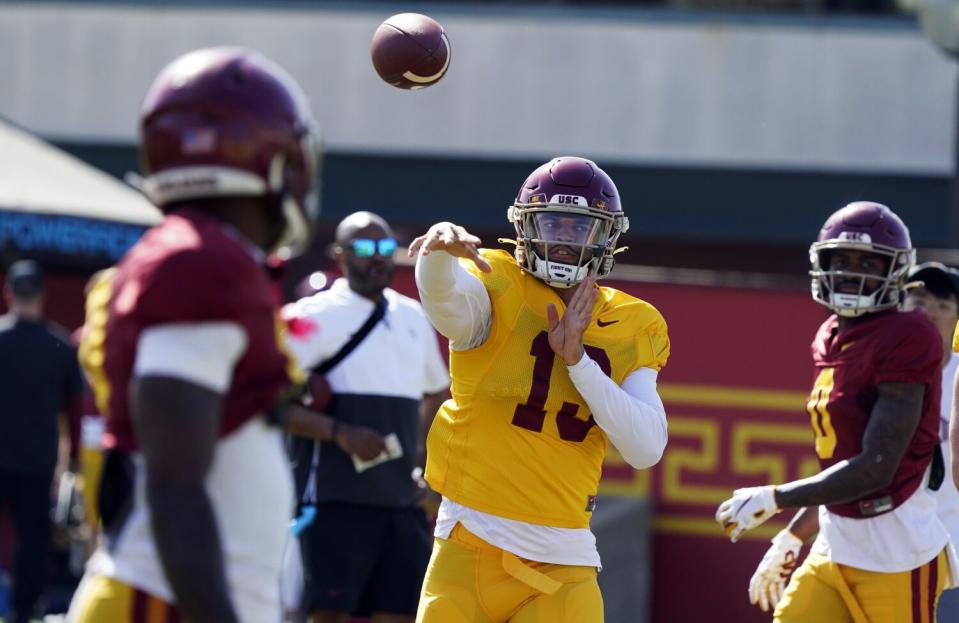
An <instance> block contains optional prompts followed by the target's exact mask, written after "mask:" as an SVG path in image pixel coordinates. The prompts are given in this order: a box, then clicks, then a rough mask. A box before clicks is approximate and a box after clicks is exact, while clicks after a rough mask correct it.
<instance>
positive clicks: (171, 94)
mask: <svg viewBox="0 0 959 623" xmlns="http://www.w3.org/2000/svg"><path fill="white" fill-rule="evenodd" d="M140 146H141V160H142V164H143V169H144V173H145V175H146V178H145V179H144V181H143V190H144V192H145V193H146V194H147V196H148V197H149V198H150V200H151V201H153V203H155V204H156V205H157V206H159V207H160V208H161V209H165V208H166V206H169V205H171V204H175V203H178V202H182V201H191V200H198V199H213V198H223V197H262V198H264V199H265V200H266V205H267V206H268V209H270V210H273V211H275V212H276V216H277V218H280V219H282V220H283V223H284V224H285V226H284V231H283V232H282V234H281V235H280V236H279V241H278V243H277V245H276V247H277V250H279V252H280V254H281V255H284V256H287V257H288V256H291V255H293V254H295V253H296V252H298V251H300V250H302V248H303V247H305V246H306V243H307V242H308V240H309V234H310V230H311V225H312V221H314V220H315V219H316V218H317V216H318V215H319V207H318V202H317V197H318V190H317V183H318V174H319V166H320V150H319V141H318V131H317V126H316V123H315V122H314V121H313V119H312V116H311V114H310V111H309V106H308V103H307V100H306V97H305V95H304V94H303V92H302V90H301V89H300V87H299V86H298V85H297V84H296V82H295V81H294V80H293V78H292V77H291V76H290V75H289V74H287V73H286V71H284V70H283V69H282V68H281V67H280V66H279V65H277V64H275V63H273V62H272V61H270V60H269V59H267V58H265V57H263V56H262V55H260V54H258V53H256V52H253V51H251V50H246V49H243V48H229V47H226V48H208V49H202V50H196V51H194V52H190V53H188V54H186V55H184V56H181V57H180V58H178V59H176V60H174V61H173V62H172V63H170V64H169V65H168V66H167V67H166V68H164V69H163V70H162V71H161V72H160V74H159V75H158V76H157V78H156V80H155V81H154V83H153V85H152V86H151V88H150V90H149V92H148V93H147V97H146V100H145V101H144V104H143V109H142V111H141V115H140Z"/></svg>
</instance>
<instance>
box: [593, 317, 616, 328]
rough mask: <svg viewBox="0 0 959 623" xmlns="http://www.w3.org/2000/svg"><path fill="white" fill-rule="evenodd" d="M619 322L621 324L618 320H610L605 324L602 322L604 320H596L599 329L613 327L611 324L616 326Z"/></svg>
mask: <svg viewBox="0 0 959 623" xmlns="http://www.w3.org/2000/svg"><path fill="white" fill-rule="evenodd" d="M617 322H619V321H618V320H610V321H609V322H604V321H602V320H599V319H597V320H596V326H597V327H608V326H609V325H611V324H616V323H617Z"/></svg>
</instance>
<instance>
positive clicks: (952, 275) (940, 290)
mask: <svg viewBox="0 0 959 623" xmlns="http://www.w3.org/2000/svg"><path fill="white" fill-rule="evenodd" d="M907 281H908V282H910V283H911V282H922V284H921V285H922V287H924V288H925V289H926V290H929V292H931V293H932V294H933V295H935V296H937V297H939V298H941V299H944V298H949V297H950V296H955V297H956V299H957V300H959V270H956V269H955V268H951V267H949V266H946V265H945V264H940V263H939V262H925V263H924V264H919V265H917V266H914V267H913V268H912V270H910V271H909V276H908V277H907ZM919 285H920V284H919V283H916V284H915V286H919ZM915 286H914V287H915ZM907 287H908V285H907Z"/></svg>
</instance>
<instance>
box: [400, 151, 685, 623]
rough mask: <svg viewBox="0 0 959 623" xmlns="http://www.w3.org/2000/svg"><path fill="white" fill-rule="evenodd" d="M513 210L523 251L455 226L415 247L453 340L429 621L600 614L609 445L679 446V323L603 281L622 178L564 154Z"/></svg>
mask: <svg viewBox="0 0 959 623" xmlns="http://www.w3.org/2000/svg"><path fill="white" fill-rule="evenodd" d="M509 220H510V222H511V223H513V224H514V225H515V228H516V234H517V237H516V252H515V256H510V255H509V254H507V253H506V252H504V251H495V250H488V249H483V250H479V249H478V248H477V245H479V243H480V240H479V239H478V238H476V237H475V236H472V235H470V234H469V233H468V232H466V231H465V230H464V229H463V228H462V227H459V226H457V225H453V224H451V223H437V224H436V225H434V226H433V227H431V228H430V229H429V231H428V232H427V233H426V234H424V235H422V236H420V237H419V238H417V239H416V240H414V242H413V244H412V245H411V246H410V254H411V255H413V254H416V253H417V252H418V256H417V264H416V282H417V286H418V287H419V291H420V298H421V300H422V302H423V306H424V308H425V310H426V312H427V315H428V316H429V317H430V320H431V321H432V322H433V324H434V326H435V327H436V328H437V330H439V331H440V333H442V334H443V335H445V336H446V337H448V338H449V339H450V373H451V378H452V388H451V389H452V394H453V398H452V399H451V400H449V401H447V402H446V403H445V404H444V405H443V407H442V408H441V409H440V411H439V413H438V414H437V416H436V418H435V420H434V422H433V426H432V427H431V429H430V432H429V437H428V440H427V466H426V479H427V481H428V482H429V483H430V485H431V486H432V487H433V488H434V489H435V490H436V491H438V492H439V493H441V494H442V496H443V501H442V503H441V505H440V510H439V516H438V519H437V523H436V530H435V533H434V535H435V542H434V548H433V555H432V558H431V560H430V565H429V569H428V571H427V575H426V579H425V580H424V583H423V590H422V594H421V597H420V605H419V611H418V613H417V621H418V622H420V623H458V622H472V621H477V622H478V621H483V622H492V621H513V622H515V623H522V622H532V621H550V622H551V623H553V622H555V623H562V622H564V621H569V622H574V621H575V622H576V623H595V622H600V621H602V620H603V602H602V596H601V595H600V591H599V586H598V584H597V582H596V570H597V568H598V567H599V566H600V560H599V555H598V553H597V551H596V541H595V537H594V536H593V534H592V532H590V529H589V520H590V516H591V513H592V511H593V508H594V506H595V499H596V497H595V496H596V489H597V486H598V484H599V478H600V472H601V467H602V462H603V458H604V456H605V455H606V450H607V444H608V443H610V442H612V443H613V444H614V445H615V446H616V448H617V449H618V450H619V451H620V453H621V454H622V455H623V457H624V458H625V459H626V460H627V461H628V462H629V463H630V464H631V465H632V466H634V467H636V468H637V469H642V468H646V467H649V466H651V465H653V464H655V463H656V462H657V461H658V460H659V458H660V457H661V456H662V452H663V449H664V448H665V445H666V415H665V412H664V409H663V405H662V401H661V400H660V398H659V396H658V394H657V392H656V378H657V375H658V373H659V370H660V369H661V368H662V367H663V366H664V365H665V364H666V359H667V357H668V356H669V339H668V337H667V333H666V323H665V322H664V321H663V318H662V316H661V315H660V314H659V312H658V311H656V309H655V308H654V307H653V306H652V305H650V304H649V303H646V302H644V301H641V300H639V299H636V298H634V297H632V296H629V295H627V294H624V293H623V292H619V291H617V290H614V289H612V288H605V287H604V288H601V287H598V286H597V285H596V279H597V277H603V276H606V275H607V274H608V273H609V271H610V270H611V269H612V266H613V254H614V253H615V252H616V250H617V249H616V241H617V239H618V238H619V236H620V234H621V233H623V232H624V231H626V229H627V227H628V221H627V219H626V217H625V215H624V214H623V211H622V208H621V207H620V198H619V194H618V192H617V190H616V186H615V185H614V184H613V181H612V180H611V179H610V178H609V176H608V175H606V173H605V172H604V171H603V170H602V169H600V168H599V167H598V166H596V164H594V163H593V162H591V161H589V160H585V159H583V158H574V157H564V158H556V159H554V160H552V161H550V162H547V163H546V164H544V165H542V166H540V167H539V168H537V169H536V170H535V171H533V173H532V174H531V175H530V176H529V177H528V178H527V180H526V181H525V182H524V183H523V185H522V186H521V188H520V190H519V193H518V195H517V197H516V200H515V202H514V203H513V205H512V206H511V207H510V210H509ZM457 258H462V259H459V260H458V259H457Z"/></svg>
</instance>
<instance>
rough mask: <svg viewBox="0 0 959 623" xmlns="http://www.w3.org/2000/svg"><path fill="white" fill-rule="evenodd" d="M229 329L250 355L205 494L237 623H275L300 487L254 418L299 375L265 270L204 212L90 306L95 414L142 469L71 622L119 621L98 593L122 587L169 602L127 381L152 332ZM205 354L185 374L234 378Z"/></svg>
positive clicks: (271, 435)
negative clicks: (220, 370) (218, 370)
mask: <svg viewBox="0 0 959 623" xmlns="http://www.w3.org/2000/svg"><path fill="white" fill-rule="evenodd" d="M224 325H227V326H229V327H231V329H232V330H233V332H234V334H236V335H239V334H241V333H242V347H241V348H240V349H239V350H237V351H235V354H238V358H237V359H236V363H235V365H233V366H232V367H231V368H230V369H229V371H228V374H229V376H228V377H227V379H225V381H226V382H225V383H224V385H223V386H224V389H223V391H222V414H221V415H222V417H221V429H220V439H219V440H218V441H217V445H216V450H215V454H214V457H213V461H212V464H211V466H210V470H209V472H208V474H207V476H206V479H205V483H204V484H205V488H206V490H207V493H208V495H209V496H210V501H211V504H212V506H213V510H214V514H215V516H216V522H217V527H218V531H219V536H220V541H221V547H222V551H223V560H224V566H225V570H226V575H227V579H228V582H229V588H230V593H231V596H232V598H233V600H234V604H235V605H236V608H237V611H238V613H239V615H240V620H241V621H242V622H243V623H259V622H260V621H270V620H279V617H280V606H279V586H278V582H277V581H276V579H277V578H278V577H279V574H280V569H281V564H282V558H283V556H282V552H283V547H284V543H285V541H286V540H287V538H288V536H287V534H288V527H287V526H288V522H289V517H290V513H291V512H292V505H293V486H292V481H291V476H290V472H289V464H288V461H287V459H286V455H285V452H284V449H283V444H282V438H281V434H280V431H279V430H278V429H276V428H275V427H272V426H269V425H267V423H266V422H265V420H264V418H260V417H256V416H258V415H261V414H263V413H264V412H266V411H267V410H269V409H270V408H271V407H272V406H273V405H274V404H275V402H276V401H277V400H278V399H279V397H280V396H279V395H280V394H281V392H282V391H284V389H285V388H286V387H288V386H289V385H291V384H292V383H293V382H294V381H296V380H298V379H299V375H298V374H297V372H296V369H295V367H294V366H293V364H292V360H291V359H290V358H289V357H287V356H286V355H285V353H284V351H283V350H282V349H283V346H282V342H281V341H280V340H279V332H278V331H279V328H280V324H279V315H278V310H277V309H276V307H275V305H274V298H273V295H272V293H271V288H270V282H269V279H268V278H267V275H266V272H265V270H264V268H263V267H262V266H261V265H260V264H259V263H258V262H257V261H256V259H255V257H254V254H253V253H251V251H250V250H249V249H248V248H245V246H244V243H243V242H242V241H241V240H240V239H239V237H238V234H237V235H234V234H233V232H232V230H229V229H227V228H225V226H224V225H223V224H221V223H220V222H218V221H216V220H214V219H212V218H210V217H209V216H206V215H204V214H202V213H199V212H185V211H184V212H180V213H177V214H174V215H169V216H167V217H166V218H165V219H164V221H163V223H162V224H161V225H159V226H157V227H155V228H153V229H152V230H150V231H149V232H147V233H146V234H145V235H144V237H143V238H142V239H141V240H140V242H138V243H137V244H136V245H135V246H134V247H133V248H132V249H131V250H130V252H129V253H128V254H127V255H126V256H125V257H124V259H123V260H122V262H121V263H120V265H119V266H118V267H117V268H116V269H115V270H112V271H110V272H109V273H107V274H105V275H104V276H103V278H101V279H99V280H98V281H97V282H96V283H95V285H94V286H93V289H92V290H91V292H90V294H89V296H88V300H87V324H86V326H85V330H84V334H83V341H82V344H81V359H82V362H83V364H84V367H85V369H86V371H87V374H88V376H89V378H90V379H91V385H92V386H93V388H94V391H95V393H96V398H97V406H98V408H99V410H100V411H101V413H103V414H104V415H105V416H106V423H107V431H108V433H109V435H108V436H107V437H108V440H110V441H111V442H112V444H111V445H115V446H116V447H117V448H119V449H120V450H124V451H126V452H127V453H128V454H129V456H130V458H131V461H132V464H133V465H134V467H135V469H134V478H133V493H132V503H131V504H130V507H129V512H128V513H127V514H125V515H123V516H122V518H123V524H122V529H116V530H112V531H111V536H110V538H109V539H106V540H105V542H106V543H107V545H108V546H107V547H102V548H101V549H100V550H99V551H98V552H97V553H96V554H95V555H94V556H93V557H92V558H91V559H90V562H89V563H88V565H87V572H86V576H85V580H84V582H83V584H82V586H83V587H84V588H83V589H82V590H80V591H78V593H77V597H76V598H75V599H74V605H73V606H71V612H74V611H78V612H80V613H81V614H80V615H77V616H79V619H78V620H79V621H83V622H84V623H91V622H95V623H101V621H113V620H116V619H115V616H114V614H113V611H112V610H109V608H113V607H114V606H116V607H121V606H122V603H120V602H123V600H124V599H127V597H129V595H127V594H126V593H124V592H122V591H117V590H112V589H111V590H110V591H107V593H102V592H99V589H98V587H100V588H103V587H104V586H108V585H109V586H113V584H111V583H116V582H119V583H121V584H122V585H124V586H125V587H126V589H130V590H132V589H133V588H135V589H138V590H139V591H143V592H145V593H147V594H149V595H151V596H153V597H156V598H158V599H160V600H162V601H165V602H167V603H168V604H172V603H173V600H174V596H173V592H172V589H171V587H170V586H169V583H168V582H167V580H166V576H165V574H164V572H163V569H162V567H161V565H160V561H159V555H158V553H157V551H156V545H155V542H154V540H153V534H152V528H151V520H150V509H149V508H148V505H147V504H146V492H145V487H146V476H145V474H146V469H145V468H146V465H145V462H144V460H143V457H142V455H141V453H140V452H139V450H138V443H137V440H136V438H135V436H134V434H133V428H132V425H131V417H130V409H129V406H128V405H129V400H130V395H129V387H130V381H131V378H132V376H133V372H134V371H133V368H134V362H136V361H137V351H138V345H139V344H140V343H141V340H140V338H141V333H143V332H144V331H146V330H151V331H164V330H171V331H174V332H175V331H177V330H179V331H181V332H183V331H185V332H186V333H181V335H192V336H197V335H204V334H203V333H202V332H203V331H208V330H209V328H210V327H212V326H224ZM190 331H193V333H190ZM154 334H156V333H154ZM147 335H148V334H147ZM167 335H169V334H167ZM205 335H208V334H205ZM176 344H177V343H176V342H174V343H172V344H171V345H169V346H168V347H167V348H168V352H169V353H172V356H171V354H167V359H168V360H170V361H175V360H176V353H177V352H178V351H177V348H178V346H177V345H176ZM208 350H209V351H210V352H209V353H208V355H206V356H208V357H209V364H204V362H203V361H202V358H203V356H205V355H204V354H203V353H202V352H201V351H198V352H196V353H192V354H191V357H190V358H189V362H187V361H186V359H187V358H186V357H184V358H183V361H182V366H183V368H182V372H185V371H187V370H189V371H191V372H193V373H196V371H197V370H200V369H206V370H208V369H216V368H226V367H227V366H226V364H224V363H223V362H224V360H225V359H228V355H225V354H224V353H222V352H219V351H218V350H217V349H216V348H214V347H209V348H208ZM179 352H182V351H179ZM173 375H174V376H177V374H173ZM201 376H202V375H201ZM180 378H185V379H192V378H194V377H192V376H182V377H180ZM104 486H106V483H105V485H104ZM115 521H118V520H115ZM105 582H106V584H105ZM126 589H124V590H126ZM129 592H130V591H129V590H128V591H127V593H129ZM130 594H132V593H130ZM104 595H110V596H112V597H110V599H112V600H114V601H116V600H119V601H117V603H120V606H117V603H113V602H112V601H111V602H110V604H111V605H108V604H106V602H105V601H104V599H105V597H104ZM124 595H126V597H124ZM107 601H109V600H107ZM71 620H73V619H71Z"/></svg>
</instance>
